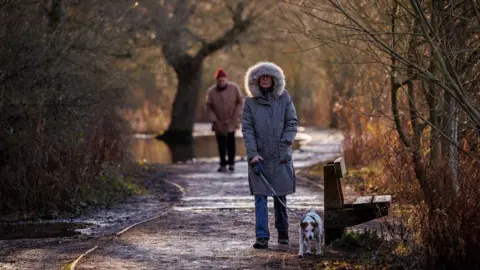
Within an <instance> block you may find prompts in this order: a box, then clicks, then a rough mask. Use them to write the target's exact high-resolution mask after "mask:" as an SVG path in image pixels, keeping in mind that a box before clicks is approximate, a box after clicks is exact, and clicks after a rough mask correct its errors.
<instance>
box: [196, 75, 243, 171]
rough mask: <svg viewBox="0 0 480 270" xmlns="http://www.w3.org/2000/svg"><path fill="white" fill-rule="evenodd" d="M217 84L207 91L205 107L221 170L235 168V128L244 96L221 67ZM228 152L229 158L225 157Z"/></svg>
mask: <svg viewBox="0 0 480 270" xmlns="http://www.w3.org/2000/svg"><path fill="white" fill-rule="evenodd" d="M215 80H216V81H217V83H216V85H214V86H212V87H210V89H208V91H207V97H206V105H205V109H206V111H207V115H208V118H209V120H210V121H211V122H212V130H213V131H214V132H215V136H216V139H217V145H218V152H219V155H220V168H218V171H219V172H226V171H227V165H228V170H229V171H233V170H235V152H236V148H235V130H236V129H237V128H239V126H240V121H241V114H242V108H243V102H244V96H243V94H242V92H241V91H240V89H239V87H238V86H237V85H236V84H235V83H232V82H229V81H228V78H227V74H226V73H225V71H224V70H223V69H221V68H219V69H217V71H216V72H215ZM227 153H228V160H227V159H226V158H225V156H226V154H227Z"/></svg>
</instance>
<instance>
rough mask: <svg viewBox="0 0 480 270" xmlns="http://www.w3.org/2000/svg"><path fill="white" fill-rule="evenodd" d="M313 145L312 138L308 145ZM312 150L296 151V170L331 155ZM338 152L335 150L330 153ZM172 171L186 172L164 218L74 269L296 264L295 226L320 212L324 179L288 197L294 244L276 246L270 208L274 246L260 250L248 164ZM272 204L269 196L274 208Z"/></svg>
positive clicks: (286, 266)
mask: <svg viewBox="0 0 480 270" xmlns="http://www.w3.org/2000/svg"><path fill="white" fill-rule="evenodd" d="M323 135H324V136H325V135H327V134H323ZM323 141H324V142H325V140H323ZM316 143H317V146H318V144H320V142H318V141H317V142H316ZM314 145H315V142H312V144H311V145H310V146H309V147H312V146H314ZM336 149H339V148H338V145H337V148H336ZM308 153H310V154H311V153H313V152H312V151H308ZM308 153H307V152H303V154H302V153H299V154H298V155H296V156H298V157H299V160H297V161H296V162H295V164H296V165H297V168H300V167H302V166H305V165H308V164H309V163H312V162H319V161H321V160H320V159H321V158H327V157H326V156H325V155H308ZM338 155H339V153H331V156H330V158H331V157H332V156H338ZM315 157H316V158H315ZM170 168H171V169H175V171H177V169H179V170H180V171H183V173H181V174H178V175H176V176H175V178H174V179H172V181H173V182H175V184H177V185H179V186H181V187H182V188H183V189H184V196H183V197H182V198H181V200H180V201H179V203H177V204H176V205H175V206H174V207H173V208H172V209H171V210H170V211H169V212H168V213H167V214H166V215H165V216H164V217H162V218H160V219H156V220H153V221H150V222H147V223H144V224H141V225H139V226H137V227H135V228H134V229H132V230H131V231H129V232H128V233H126V234H125V235H122V236H120V237H118V238H116V239H114V240H113V241H112V242H110V243H108V244H105V245H103V246H101V247H99V248H98V249H97V250H95V252H93V253H92V254H90V255H88V256H87V257H85V258H84V259H83V260H82V261H81V262H80V263H79V264H78V266H77V268H76V269H281V268H283V269H295V268H296V267H297V266H298V261H297V259H296V253H297V250H298V244H297V241H298V238H297V234H298V233H297V230H298V227H297V226H295V225H296V224H297V221H298V220H299V219H300V217H301V216H302V215H303V214H304V213H305V211H306V210H308V209H310V208H311V207H314V208H315V209H317V210H318V211H323V192H322V186H321V183H312V182H309V181H308V180H304V179H299V180H298V184H297V192H296V194H294V195H292V196H289V197H288V205H289V207H290V208H291V209H293V211H294V213H290V224H291V225H290V228H289V232H290V235H291V244H290V245H289V246H288V247H281V246H279V245H278V244H277V243H276V239H277V234H276V230H275V229H274V227H273V215H272V214H271V213H272V211H270V229H271V241H270V249H268V250H263V251H259V250H254V249H253V248H252V244H253V241H254V239H255V237H254V222H255V220H254V208H253V200H252V196H249V189H248V184H247V178H246V177H247V163H246V162H239V163H237V168H236V169H237V170H236V172H235V173H217V172H214V171H215V169H216V165H214V164H204V165H200V166H199V165H196V166H192V165H175V166H170ZM272 205H273V202H272V200H271V199H270V201H269V208H270V209H271V208H272Z"/></svg>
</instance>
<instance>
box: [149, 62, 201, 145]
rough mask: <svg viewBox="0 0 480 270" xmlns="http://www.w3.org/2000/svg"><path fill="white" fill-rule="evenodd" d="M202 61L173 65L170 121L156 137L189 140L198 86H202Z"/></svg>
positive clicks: (194, 114) (172, 140) (165, 139)
mask: <svg viewBox="0 0 480 270" xmlns="http://www.w3.org/2000/svg"><path fill="white" fill-rule="evenodd" d="M202 66H203V61H198V62H196V61H191V62H182V63H181V64H179V65H178V66H175V67H174V70H175V73H176V74H177V78H178V87H177V94H176V95H175V100H174V102H173V107H172V114H171V118H170V119H171V121H170V125H169V126H168V129H167V131H166V132H165V133H163V134H161V135H159V136H158V137H157V139H161V140H164V141H167V142H191V141H192V140H193V136H192V133H193V125H194V124H195V116H196V108H197V101H198V95H199V90H200V89H199V88H200V87H202Z"/></svg>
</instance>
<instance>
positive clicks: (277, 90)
mask: <svg viewBox="0 0 480 270" xmlns="http://www.w3.org/2000/svg"><path fill="white" fill-rule="evenodd" d="M263 75H270V76H272V78H273V87H274V88H273V95H274V96H275V98H279V97H280V96H281V95H282V94H283V92H284V91H285V75H284V74H283V70H282V69H281V68H280V67H279V66H277V65H276V64H274V63H271V62H259V63H257V64H255V65H254V66H252V67H250V68H249V69H248V71H247V73H246V74H245V91H246V92H247V94H248V96H250V97H259V96H260V95H261V94H262V93H261V92H260V91H261V90H260V86H259V85H258V78H260V77H261V76H263Z"/></svg>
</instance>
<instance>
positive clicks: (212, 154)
mask: <svg viewBox="0 0 480 270" xmlns="http://www.w3.org/2000/svg"><path fill="white" fill-rule="evenodd" d="M235 145H236V155H237V158H242V157H245V156H246V152H245V145H244V143H243V138H242V137H241V136H237V137H235ZM298 147H299V141H298V140H297V141H295V143H294V145H293V148H294V149H296V148H298ZM129 151H130V153H131V154H132V155H133V157H134V158H135V160H145V161H146V162H147V163H160V164H171V163H177V162H186V161H190V160H192V159H197V160H202V159H212V158H217V157H218V146H217V140H216V138H215V136H214V135H202V136H196V137H194V139H193V143H191V144H167V143H165V142H164V141H160V140H157V139H155V138H151V137H148V136H136V137H134V138H132V140H131V141H130V146H129Z"/></svg>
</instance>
